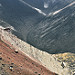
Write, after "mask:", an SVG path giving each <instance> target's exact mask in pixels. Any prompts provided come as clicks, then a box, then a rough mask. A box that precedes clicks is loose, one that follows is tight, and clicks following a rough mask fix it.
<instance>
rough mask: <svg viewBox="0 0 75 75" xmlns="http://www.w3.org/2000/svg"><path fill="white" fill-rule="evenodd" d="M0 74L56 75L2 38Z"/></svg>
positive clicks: (0, 43) (0, 41)
mask: <svg viewBox="0 0 75 75" xmlns="http://www.w3.org/2000/svg"><path fill="white" fill-rule="evenodd" d="M0 74H3V75H55V73H52V72H50V71H49V70H47V69H46V68H45V67H43V66H42V65H40V64H39V63H38V62H36V61H35V60H34V61H33V60H32V59H31V58H29V57H28V56H26V55H25V54H24V53H22V52H21V51H18V52H17V51H15V49H14V47H12V46H10V45H8V43H5V42H4V41H2V40H1V39H0Z"/></svg>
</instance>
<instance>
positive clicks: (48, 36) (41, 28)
mask: <svg viewBox="0 0 75 75" xmlns="http://www.w3.org/2000/svg"><path fill="white" fill-rule="evenodd" d="M73 2H75V1H74V0H0V25H1V26H4V27H7V26H12V27H13V28H14V29H15V30H16V31H14V32H13V33H14V34H16V35H17V36H18V37H19V38H21V39H22V40H24V41H27V42H28V43H30V44H31V45H34V46H35V47H37V48H40V49H42V50H45V51H47V52H49V53H59V52H65V51H68V52H74V50H75V46H74V44H75V43H74V40H75V39H74V36H75V34H74V32H75V31H74V25H75V22H74V20H75V3H74V4H71V3H73ZM5 23H6V24H5ZM4 24H5V25H4ZM63 50H64V51H63Z"/></svg>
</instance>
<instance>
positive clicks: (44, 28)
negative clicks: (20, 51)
mask: <svg viewBox="0 0 75 75" xmlns="http://www.w3.org/2000/svg"><path fill="white" fill-rule="evenodd" d="M62 9H63V10H61V11H60V12H58V13H57V14H54V15H53V14H52V15H50V16H48V17H46V18H44V19H43V20H42V21H41V22H40V23H39V24H37V25H36V26H35V29H33V30H31V31H30V33H29V34H28V42H29V43H30V44H32V45H34V46H35V47H37V48H40V49H42V50H45V51H47V52H49V53H62V52H75V1H74V2H73V3H71V4H69V5H67V6H66V7H64V8H62ZM31 38H32V39H31Z"/></svg>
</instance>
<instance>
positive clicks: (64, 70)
mask: <svg viewBox="0 0 75 75" xmlns="http://www.w3.org/2000/svg"><path fill="white" fill-rule="evenodd" d="M0 38H1V40H6V41H8V42H10V43H11V44H13V46H14V47H15V48H16V50H20V51H22V52H23V53H25V54H26V55H27V56H29V57H30V58H32V59H33V60H34V59H36V60H38V61H39V63H40V62H41V63H42V64H43V65H44V66H45V67H46V68H48V69H49V70H50V71H52V72H55V73H57V74H59V75H73V74H74V70H75V69H74V64H75V63H74V61H75V54H72V53H63V54H48V53H47V52H44V51H41V50H39V49H37V48H35V47H33V46H31V45H29V44H27V43H26V42H24V41H22V40H20V39H18V38H17V37H16V36H15V35H13V34H12V33H9V32H6V31H4V30H2V29H0ZM41 63H40V64H41Z"/></svg>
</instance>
